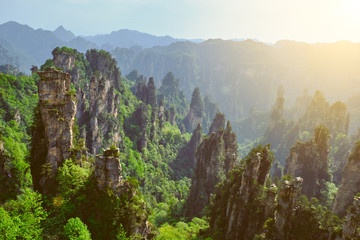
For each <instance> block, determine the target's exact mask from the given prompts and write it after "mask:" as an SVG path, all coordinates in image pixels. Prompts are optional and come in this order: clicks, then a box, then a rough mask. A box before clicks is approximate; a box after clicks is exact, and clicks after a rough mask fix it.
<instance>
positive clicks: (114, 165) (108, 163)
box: [95, 148, 122, 191]
mask: <svg viewBox="0 0 360 240" xmlns="http://www.w3.org/2000/svg"><path fill="white" fill-rule="evenodd" d="M121 172H122V170H121V165H120V159H119V149H117V148H115V149H106V150H105V151H104V153H103V155H98V156H96V159H95V177H96V179H97V183H98V188H99V189H102V190H104V189H105V188H106V187H109V188H111V189H112V190H113V191H115V190H116V189H118V188H119V187H120V186H121V183H122V181H121V180H122V177H121Z"/></svg>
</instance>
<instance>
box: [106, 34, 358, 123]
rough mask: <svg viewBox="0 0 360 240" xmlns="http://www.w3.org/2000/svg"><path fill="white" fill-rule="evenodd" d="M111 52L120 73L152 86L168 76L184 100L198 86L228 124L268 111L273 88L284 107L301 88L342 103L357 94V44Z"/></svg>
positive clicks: (222, 43)
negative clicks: (252, 111) (133, 75)
mask: <svg viewBox="0 0 360 240" xmlns="http://www.w3.org/2000/svg"><path fill="white" fill-rule="evenodd" d="M112 54H113V56H114V57H115V58H116V60H117V62H118V65H119V67H120V69H121V70H122V71H123V72H125V73H127V72H130V71H132V70H133V69H137V70H138V71H139V72H141V73H142V74H144V75H147V76H153V77H154V79H155V81H156V82H155V84H159V81H160V79H163V77H164V76H165V74H166V73H168V72H170V71H171V72H173V73H174V75H176V76H177V77H178V78H179V79H180V87H181V88H182V89H183V90H184V92H185V94H186V96H187V97H188V98H190V96H191V93H192V91H193V89H194V88H195V87H199V88H200V89H201V93H202V94H203V95H206V94H208V95H211V96H212V97H213V99H214V100H215V101H216V102H218V103H219V106H220V109H221V110H222V111H223V112H224V113H225V115H226V116H227V117H228V118H229V119H230V120H238V119H241V118H242V117H244V116H247V115H248V113H249V111H250V109H251V108H252V107H254V108H255V110H261V111H264V110H265V111H268V110H270V108H271V104H270V103H272V102H274V100H275V98H276V92H277V88H278V87H279V86H283V87H284V89H285V93H286V96H284V97H285V98H286V99H287V103H288V104H289V105H290V104H293V103H294V102H295V101H296V97H297V96H300V95H301V94H302V92H303V90H304V89H308V91H309V93H310V94H313V93H314V92H315V91H316V90H320V91H322V92H324V94H325V95H326V98H327V99H329V100H330V102H333V101H335V100H342V101H346V100H347V99H348V98H349V96H351V95H355V94H357V93H358V90H357V89H358V88H357V81H358V80H359V76H360V71H359V68H358V67H357V66H358V65H359V64H360V58H359V56H360V44H359V43H351V42H346V41H340V42H336V43H317V44H307V43H302V42H295V41H288V40H285V41H279V42H277V43H276V44H274V45H268V44H264V43H261V42H255V41H252V40H246V41H240V42H235V41H230V40H227V41H226V40H221V39H210V40H207V41H204V42H201V43H199V44H196V43H192V42H176V43H172V44H170V45H169V46H157V47H153V48H150V49H143V50H142V51H138V50H137V49H124V48H117V49H115V50H114V51H113V52H112ZM265 89H266V90H265Z"/></svg>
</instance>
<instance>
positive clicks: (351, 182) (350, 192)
mask: <svg viewBox="0 0 360 240" xmlns="http://www.w3.org/2000/svg"><path fill="white" fill-rule="evenodd" d="M358 192H360V141H357V142H356V144H355V147H354V149H353V151H352V153H351V155H350V156H349V159H348V162H347V164H346V167H345V169H344V173H343V178H342V181H341V185H340V188H339V190H338V192H337V195H336V197H335V200H334V203H333V211H334V212H335V214H337V215H338V216H339V217H343V216H344V215H345V210H346V209H347V208H348V207H349V206H350V205H351V204H352V202H353V199H354V195H355V194H357V193H358Z"/></svg>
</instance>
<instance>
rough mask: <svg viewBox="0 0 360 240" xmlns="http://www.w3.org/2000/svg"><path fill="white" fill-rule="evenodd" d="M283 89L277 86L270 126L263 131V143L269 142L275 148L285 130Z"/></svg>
mask: <svg viewBox="0 0 360 240" xmlns="http://www.w3.org/2000/svg"><path fill="white" fill-rule="evenodd" d="M284 102H285V98H284V89H283V88H282V87H279V89H278V95H277V99H276V102H275V104H274V106H273V108H272V110H271V115H270V126H269V127H268V128H267V129H266V132H265V133H264V139H263V141H262V142H263V143H264V144H269V143H270V144H271V146H272V147H273V148H276V147H277V146H278V145H279V144H280V143H281V141H282V139H283V137H284V135H285V131H286V123H285V120H284V118H283V114H284Z"/></svg>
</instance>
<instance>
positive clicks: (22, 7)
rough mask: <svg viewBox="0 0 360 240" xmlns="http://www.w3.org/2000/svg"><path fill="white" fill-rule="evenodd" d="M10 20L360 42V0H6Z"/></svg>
mask: <svg viewBox="0 0 360 240" xmlns="http://www.w3.org/2000/svg"><path fill="white" fill-rule="evenodd" d="M10 20H12V21H17V22H19V23H22V24H27V25H29V26H30V27H32V28H43V29H47V30H54V29H56V28H57V27H58V26H59V25H63V26H64V27H65V28H66V29H69V30H71V31H72V32H73V33H75V34H76V35H94V34H99V33H110V32H111V31H114V30H118V29H124V28H127V29H132V30H138V31H141V32H147V33H151V34H154V35H158V36H163V35H170V36H173V37H177V38H204V39H207V38H223V39H231V38H257V39H259V40H261V41H265V42H276V41H277V40H280V39H291V40H299V41H306V42H318V41H320V42H333V41H337V40H351V41H353V42H360V0H247V1H245V0H0V23H5V22H7V21H10Z"/></svg>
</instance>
